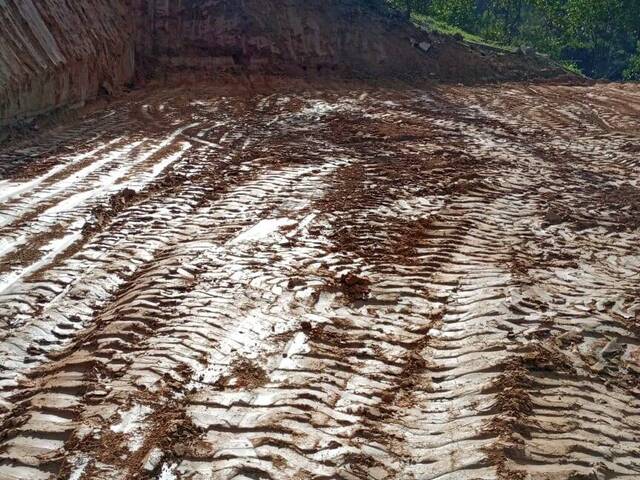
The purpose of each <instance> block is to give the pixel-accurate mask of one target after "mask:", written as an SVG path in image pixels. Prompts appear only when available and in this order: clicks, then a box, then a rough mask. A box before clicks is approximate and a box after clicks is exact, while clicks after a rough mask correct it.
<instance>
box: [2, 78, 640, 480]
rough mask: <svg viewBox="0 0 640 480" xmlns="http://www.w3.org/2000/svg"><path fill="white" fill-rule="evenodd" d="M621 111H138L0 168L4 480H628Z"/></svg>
mask: <svg viewBox="0 0 640 480" xmlns="http://www.w3.org/2000/svg"><path fill="white" fill-rule="evenodd" d="M639 113H640V89H638V88H637V87H630V86H628V87H624V86H616V85H604V86H603V85H600V86H594V87H585V88H576V87H562V86H529V87H527V86H516V85H506V86H504V85H503V86H500V87H483V88H463V87H459V88H454V87H442V88H438V89H434V90H433V91H430V92H426V93H425V92H424V91H420V92H417V91H397V90H396V91H394V90H384V89H371V88H367V89H356V88H345V89H343V90H334V91H331V92H324V93H318V92H313V91H308V92H301V93H297V94H289V95H284V94H271V95H258V94H256V95H248V94H242V95H237V94H236V95H226V96H225V95H221V94H220V93H219V92H216V91H215V89H213V88H212V87H202V88H189V89H175V90H171V89H165V90H156V91H150V92H148V93H146V94H136V95H132V96H130V97H129V98H126V99H124V100H122V101H119V102H114V103H112V104H111V106H110V107H109V108H108V109H107V110H105V111H103V112H99V113H95V114H93V115H92V116H89V117H87V118H85V119H83V120H81V121H78V122H74V123H73V124H70V125H67V126H66V127H60V128H58V129H55V130H51V131H49V132H47V133H43V134H42V135H40V136H39V137H38V139H37V141H29V142H28V143H25V144H24V145H16V146H15V147H14V148H13V149H11V150H7V149H5V150H4V151H3V152H2V153H1V154H0V174H1V175H2V178H4V180H2V183H0V202H1V203H0V322H1V323H0V331H1V332H2V339H1V341H0V421H1V422H2V426H1V427H0V432H1V437H0V442H1V443H0V478H2V479H24V478H29V479H34V480H35V479H48V478H56V477H57V476H59V477H60V478H71V479H74V480H81V479H94V478H97V479H133V478H140V479H142V478H161V479H165V480H167V479H178V478H179V479H182V478H185V479H187V478H188V479H234V478H235V479H248V478H270V479H305V478H309V479H311V478H314V479H334V478H343V479H357V478H367V479H436V478H437V479H440V480H445V479H450V480H452V479H456V480H460V479H469V480H471V479H495V478H503V479H520V478H523V479H524V478H533V479H568V478H574V479H578V478H597V479H606V478H630V479H631V478H640V450H639V448H640V447H639V445H640V434H639V433H638V432H640V386H639V384H638V378H639V374H640V341H639V339H638V331H639V329H640V300H639V298H640V297H639V294H640V287H639V285H640V281H639V280H640V252H639V250H638V245H640V185H639V184H638V178H639V175H638V174H639V173H640V159H639V158H638V152H639V151H640V137H638V128H639V124H638V114H639Z"/></svg>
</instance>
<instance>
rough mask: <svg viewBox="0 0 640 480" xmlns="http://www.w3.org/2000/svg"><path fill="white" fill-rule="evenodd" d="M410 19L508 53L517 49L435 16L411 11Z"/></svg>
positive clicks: (419, 24)
mask: <svg viewBox="0 0 640 480" xmlns="http://www.w3.org/2000/svg"><path fill="white" fill-rule="evenodd" d="M411 20H412V21H413V22H414V23H415V24H416V25H418V26H420V27H424V28H426V29H427V30H431V31H435V32H438V33H442V34H444V35H460V36H462V39H463V40H464V41H465V42H467V43H475V44H476V45H482V46H485V47H490V48H495V49H497V50H502V51H505V52H510V53H514V52H516V51H517V50H518V49H517V48H516V47H514V46H512V45H503V44H501V43H498V42H493V41H491V40H487V39H485V38H482V37H479V36H478V35H474V34H472V33H469V32H467V31H465V30H463V29H461V28H458V27H454V26H453V25H449V24H448V23H445V22H442V21H440V20H436V19H435V18H432V17H429V16H427V15H422V14H420V13H413V14H412V15H411Z"/></svg>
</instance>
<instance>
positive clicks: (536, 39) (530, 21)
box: [363, 0, 640, 79]
mask: <svg viewBox="0 0 640 480" xmlns="http://www.w3.org/2000/svg"><path fill="white" fill-rule="evenodd" d="M363 1H371V0H363ZM388 1H389V2H390V3H391V4H392V5H393V6H394V7H396V8H398V9H400V10H402V11H403V12H405V13H406V14H409V13H412V14H413V18H414V19H415V20H416V21H417V22H418V23H422V24H429V25H430V26H431V27H432V28H435V29H437V30H440V31H446V30H451V29H455V28H457V29H460V30H459V31H457V32H455V33H460V32H461V31H463V32H468V33H464V34H463V36H464V37H465V39H466V40H468V41H477V42H481V43H489V44H494V45H516V46H520V45H528V46H531V47H533V48H534V49H536V50H537V51H539V52H542V53H546V54H548V55H550V56H551V57H552V58H555V59H556V60H558V61H560V62H563V63H566V62H568V63H567V65H569V66H570V68H571V69H574V70H576V69H577V70H581V71H584V72H585V73H586V74H587V75H589V76H593V77H597V78H599V77H607V78H611V79H622V78H625V79H638V77H639V73H638V72H640V48H639V47H638V44H637V42H638V39H639V38H640V1H639V0H388ZM447 25H449V26H450V27H447Z"/></svg>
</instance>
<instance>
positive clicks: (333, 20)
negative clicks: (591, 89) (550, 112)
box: [0, 0, 578, 147]
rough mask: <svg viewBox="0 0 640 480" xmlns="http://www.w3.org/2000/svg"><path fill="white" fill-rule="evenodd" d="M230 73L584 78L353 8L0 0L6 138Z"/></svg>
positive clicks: (306, 1)
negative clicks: (172, 85) (90, 105)
mask: <svg viewBox="0 0 640 480" xmlns="http://www.w3.org/2000/svg"><path fill="white" fill-rule="evenodd" d="M224 74H233V75H235V76H238V75H239V76H246V75H249V74H251V75H256V74H262V75H264V74H269V75H280V76H284V77H287V78H290V77H296V78H306V79H314V78H354V79H359V80H367V81H370V82H389V81H391V80H394V81H403V82H405V83H408V84H411V85H414V86H415V85H424V84H425V83H430V82H435V81H444V82H455V83H459V82H462V83H467V84H471V83H473V84H478V83H487V82H493V81H497V80H503V81H504V80H534V79H538V80H544V79H549V78H554V79H557V78H558V77H566V79H567V80H568V81H572V82H575V81H577V80H578V79H577V78H576V77H575V76H573V75H571V74H568V73H567V72H565V71H564V70H563V69H562V68H560V67H559V66H558V65H556V64H554V63H553V62H550V61H549V60H548V59H545V58H543V57H542V56H539V55H535V54H532V55H519V54H514V53H510V52H505V51H496V50H494V49H490V48H488V47H482V46H474V45H467V44H465V43H463V42H460V41H458V40H456V39H455V38H453V37H450V36H442V35H439V34H437V33H429V32H426V31H422V30H419V29H418V28H416V27H414V26H412V25H411V24H410V23H409V22H407V21H405V20H404V19H402V18H401V17H400V16H398V15H394V14H391V13H389V12H383V11H379V10H376V9H372V8H370V7H364V6H363V2H361V1H356V0H286V1H285V0H243V1H229V0H197V1H192V0H86V1H83V2H69V1H60V0H37V1H36V0H20V1H18V0H7V1H5V2H0V141H2V140H3V139H4V138H6V137H15V136H20V135H24V134H26V135H29V134H31V133H33V132H37V131H38V130H39V129H40V128H41V122H43V121H44V122H47V121H50V120H49V118H50V116H45V115H44V114H51V113H52V112H56V113H57V115H56V116H57V117H59V118H61V119H63V120H64V119H65V118H66V117H67V116H69V115H73V112H75V110H77V109H78V108H80V107H82V106H83V105H84V104H85V102H87V101H88V100H94V99H96V97H100V98H101V99H102V100H103V101H105V100H106V101H108V99H110V98H112V97H114V96H118V94H119V93H121V91H122V90H123V89H130V88H137V87H142V86H144V85H146V84H147V82H148V81H149V80H152V79H155V80H157V81H166V80H167V79H169V78H178V79H179V80H180V81H182V82H183V81H185V80H188V81H193V79H198V78H200V79H206V80H209V79H211V78H216V79H219V78H220V76H222V75H224ZM235 81H236V82H238V81H239V80H238V78H237V77H236V79H235ZM70 112H71V113H70ZM38 116H40V117H38ZM35 117H37V118H35ZM43 118H44V119H43ZM4 127H7V128H4ZM8 127H11V128H10V129H9V128H8ZM52 147H54V146H52Z"/></svg>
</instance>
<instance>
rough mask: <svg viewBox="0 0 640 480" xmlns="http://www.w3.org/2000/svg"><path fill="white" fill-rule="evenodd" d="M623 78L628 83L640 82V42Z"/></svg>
mask: <svg viewBox="0 0 640 480" xmlns="http://www.w3.org/2000/svg"><path fill="white" fill-rule="evenodd" d="M622 76H623V77H624V79H625V80H628V81H635V82H639V81H640V42H638V48H637V49H636V53H635V54H634V55H633V56H632V57H631V58H630V59H629V64H628V65H627V68H625V69H624V72H623V73H622Z"/></svg>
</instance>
